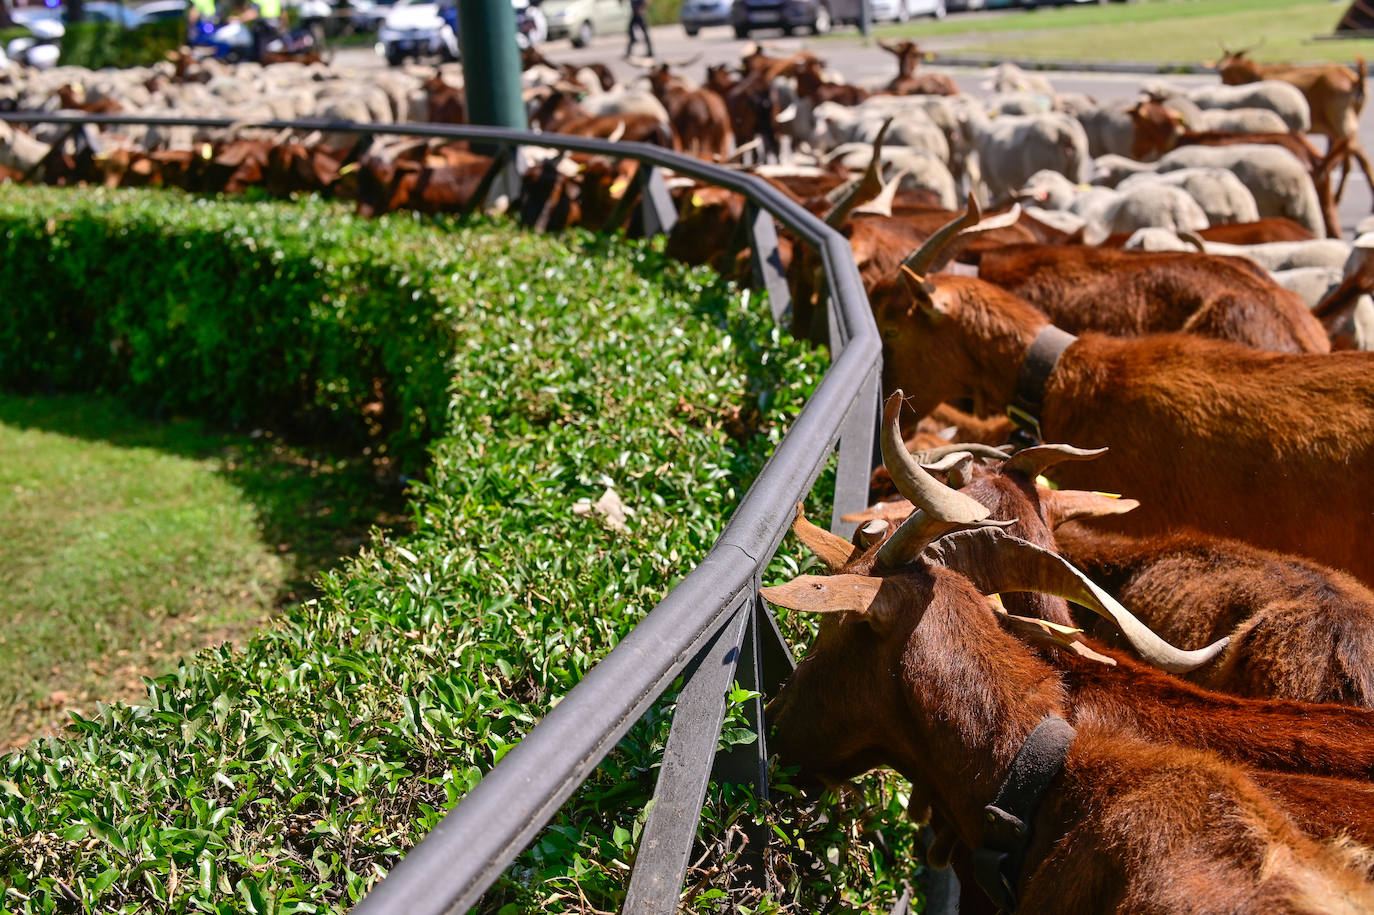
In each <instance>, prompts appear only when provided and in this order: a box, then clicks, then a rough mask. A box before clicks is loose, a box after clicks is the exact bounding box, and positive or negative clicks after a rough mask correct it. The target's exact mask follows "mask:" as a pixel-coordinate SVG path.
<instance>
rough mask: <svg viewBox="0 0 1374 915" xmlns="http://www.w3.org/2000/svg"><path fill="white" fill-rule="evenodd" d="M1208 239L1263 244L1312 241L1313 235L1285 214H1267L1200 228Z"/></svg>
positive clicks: (1231, 243)
mask: <svg viewBox="0 0 1374 915" xmlns="http://www.w3.org/2000/svg"><path fill="white" fill-rule="evenodd" d="M1197 234H1198V235H1199V236H1201V237H1202V238H1203V239H1204V240H1206V241H1219V242H1222V243H1224V244H1228V245H1262V244H1264V243H1265V242H1271V241H1310V240H1311V239H1314V238H1316V237H1317V236H1315V235H1313V234H1312V233H1311V232H1310V231H1308V229H1307V228H1306V227H1304V226H1300V225H1298V224H1297V223H1296V222H1294V221H1293V220H1291V219H1288V218H1286V217H1284V216H1266V217H1265V218H1263V219H1261V220H1259V221H1258V222H1231V223H1226V224H1225V225H1220V226H1210V227H1209V228H1206V229H1200V230H1199V231H1198V233H1197Z"/></svg>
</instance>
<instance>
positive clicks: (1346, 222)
mask: <svg viewBox="0 0 1374 915" xmlns="http://www.w3.org/2000/svg"><path fill="white" fill-rule="evenodd" d="M961 15H965V16H968V15H973V16H976V15H978V14H961ZM652 32H653V42H654V51H655V53H656V54H657V56H658V58H659V59H660V60H667V61H669V62H671V63H676V64H678V65H679V66H680V67H681V68H682V70H683V71H684V72H685V73H686V75H688V76H690V77H692V78H693V79H697V80H701V79H703V78H704V77H705V71H706V67H707V66H709V65H711V64H717V63H738V62H739V59H740V55H741V52H742V51H743V50H744V48H745V47H747V46H748V45H750V44H752V43H753V41H760V42H762V43H763V44H764V45H765V46H767V47H769V48H771V49H775V50H776V51H778V52H780V53H784V54H785V53H791V52H794V51H799V50H802V49H803V48H805V49H807V50H810V51H813V52H814V53H816V54H818V55H820V56H821V57H822V58H824V60H825V61H826V63H827V64H828V65H829V66H830V67H831V68H833V69H835V70H838V71H839V72H840V73H843V74H844V75H845V78H846V79H848V80H849V81H850V82H852V83H856V84H858V85H863V86H870V87H876V86H880V85H882V84H883V83H885V82H886V81H887V80H889V79H891V78H892V77H893V76H894V75H895V74H896V65H895V63H894V61H893V58H892V56H891V55H890V54H888V53H887V52H885V51H883V50H882V49H881V48H878V47H877V46H876V45H865V44H864V43H863V40H862V39H861V37H860V36H859V35H858V34H857V33H852V34H853V37H852V38H850V37H848V36H846V35H845V34H844V33H841V34H840V35H839V36H836V37H829V38H825V39H821V40H817V39H814V38H792V37H787V36H783V35H781V34H779V33H762V34H759V35H757V36H755V38H754V39H753V41H743V40H740V39H737V38H735V35H734V32H733V30H731V29H730V28H729V27H728V26H719V27H715V28H707V29H702V30H701V32H700V34H698V35H697V37H695V38H688V37H687V35H686V33H685V32H683V31H682V28H681V27H680V26H678V25H662V26H655V27H654V28H653V30H652ZM922 46H923V47H924V46H925V44H924V43H923V45H922ZM931 46H932V47H935V48H937V49H938V45H937V44H936V43H934V42H932V43H931ZM540 50H541V51H543V53H544V55H545V56H546V57H548V58H549V59H550V60H552V61H554V62H556V63H572V64H586V63H604V64H606V65H607V66H609V67H610V68H611V70H612V71H613V72H614V73H615V75H616V76H617V78H619V79H622V80H629V79H633V78H634V77H635V76H637V75H639V74H640V73H641V72H642V70H641V69H640V68H638V67H636V66H635V65H634V64H633V63H631V62H630V61H627V60H626V59H625V58H624V54H625V36H624V35H602V36H598V37H597V38H595V39H594V40H593V41H592V42H591V44H590V45H588V46H587V47H585V48H580V49H579V48H574V47H572V45H571V44H569V43H568V42H567V41H566V40H559V41H551V42H548V43H547V44H545V45H542V46H541V47H540ZM937 53H938V51H937ZM336 64H337V65H342V66H354V67H357V68H359V69H363V70H365V69H370V68H373V67H379V66H384V63H383V62H382V61H381V60H380V59H379V58H378V57H377V55H376V54H375V53H373V52H372V50H371V49H364V48H352V49H346V50H342V51H340V52H339V54H338V56H337V59H336ZM929 69H930V70H932V71H935V72H942V73H947V74H949V76H951V77H952V78H953V79H954V81H955V82H956V83H957V84H958V85H959V88H960V89H962V90H963V91H965V92H968V93H971V94H975V95H976V94H981V93H984V92H986V90H985V89H984V88H983V82H984V80H986V78H987V77H986V75H985V71H983V70H976V69H968V68H960V67H942V66H939V65H938V61H937V63H936V64H933V65H930V66H929ZM1042 75H1044V76H1046V77H1047V78H1049V80H1050V82H1051V84H1052V85H1053V86H1054V87H1055V89H1056V90H1058V91H1060V92H1081V93H1085V94H1087V95H1089V96H1091V97H1093V98H1094V99H1096V100H1097V101H1099V102H1102V103H1109V102H1120V101H1132V100H1134V99H1135V98H1136V97H1137V95H1138V94H1139V88H1140V85H1141V83H1142V81H1144V80H1147V79H1166V80H1167V81H1169V82H1171V83H1175V84H1178V85H1203V84H1209V83H1214V82H1216V77H1215V76H1212V75H1206V74H1196V75H1182V74H1179V75H1169V76H1160V77H1146V76H1142V75H1140V74H1136V73H1129V74H1126V73H1098V72H1093V73H1081V72H1069V71H1062V72H1053V73H1043V74H1042ZM1313 139H1314V142H1315V143H1316V144H1317V148H1319V149H1325V148H1326V140H1325V139H1324V138H1322V137H1314V138H1313ZM1360 139H1361V140H1362V141H1363V143H1364V146H1365V148H1366V149H1369V150H1374V122H1371V119H1370V118H1364V119H1363V121H1362V123H1361V125H1360ZM1372 209H1374V189H1371V187H1370V185H1369V183H1368V182H1367V181H1366V180H1365V177H1364V175H1363V173H1361V172H1358V171H1357V172H1356V173H1355V174H1354V175H1352V176H1351V178H1350V181H1349V182H1348V184H1347V186H1346V192H1345V199H1344V200H1343V201H1342V202H1341V205H1340V216H1341V225H1342V226H1343V227H1344V229H1345V231H1346V234H1347V237H1349V236H1350V233H1351V232H1352V231H1353V230H1354V227H1355V224H1356V223H1358V222H1359V221H1360V220H1361V219H1363V218H1365V217H1366V216H1368V215H1370V213H1371V210H1372Z"/></svg>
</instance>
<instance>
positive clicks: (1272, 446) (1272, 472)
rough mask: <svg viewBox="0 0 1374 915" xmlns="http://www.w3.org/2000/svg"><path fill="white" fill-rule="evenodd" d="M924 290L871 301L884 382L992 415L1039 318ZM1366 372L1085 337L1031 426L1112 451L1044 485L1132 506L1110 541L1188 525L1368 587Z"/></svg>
mask: <svg viewBox="0 0 1374 915" xmlns="http://www.w3.org/2000/svg"><path fill="white" fill-rule="evenodd" d="M930 282H931V284H932V287H933V291H931V292H928V293H913V291H912V290H911V288H909V287H907V286H906V284H905V283H900V282H899V281H892V282H890V283H888V284H886V285H884V286H880V287H878V288H877V289H875V290H874V292H873V293H872V295H871V301H872V304H873V308H874V313H875V317H876V318H877V322H878V326H879V329H880V331H881V333H882V336H883V340H884V349H885V356H884V360H883V368H884V375H885V378H884V383H885V385H886V386H887V388H888V389H889V390H890V389H892V388H896V387H900V388H904V389H905V390H908V391H913V392H917V394H916V395H915V396H913V397H912V402H911V406H912V407H913V408H914V409H915V411H916V412H917V414H918V415H920V414H924V413H927V412H929V411H930V410H931V409H933V408H934V407H935V405H936V404H939V403H942V402H951V401H956V400H958V399H959V398H962V397H971V398H972V399H973V403H974V411H973V412H974V413H975V414H977V415H980V416H985V415H988V414H991V413H998V412H1001V411H1002V410H1004V409H1005V408H1006V406H1007V404H1008V403H1010V402H1011V399H1012V395H1013V391H1014V389H1015V386H1016V379H1017V375H1018V372H1019V371H1020V367H1021V363H1022V361H1023V360H1024V359H1025V356H1026V352H1027V350H1028V349H1029V347H1030V344H1031V343H1032V341H1034V339H1035V337H1036V335H1037V334H1038V333H1039V332H1040V331H1041V330H1042V329H1043V328H1044V327H1045V326H1046V325H1048V324H1049V323H1050V322H1049V320H1048V318H1047V317H1046V316H1045V315H1044V313H1043V312H1041V311H1039V310H1038V309H1036V308H1035V307H1034V306H1033V305H1031V304H1030V303H1028V302H1026V301H1025V300H1023V299H1021V298H1018V297H1017V296H1015V295H1012V294H1011V293H1009V292H1007V291H1006V290H1004V289H1001V288H1000V287H997V286H994V285H992V284H990V283H988V282H986V281H983V280H980V279H975V278H970V277H958V276H946V275H940V276H935V277H932V278H931V280H930ZM1371 371H1374V354H1369V353H1330V354H1322V355H1289V354H1276V353H1262V352H1257V351H1255V350H1252V349H1249V348H1247V347H1243V346H1238V345H1236V344H1232V343H1226V342H1222V341H1216V340H1207V339H1204V338H1201V337H1195V336H1190V335H1187V334H1161V335H1157V336H1153V337H1144V338H1137V339H1116V338H1112V337H1107V336H1104V335H1102V334H1095V333H1094V334H1084V335H1083V336H1081V337H1079V338H1078V340H1077V341H1076V342H1074V343H1073V344H1072V345H1071V346H1069V347H1068V349H1067V350H1066V351H1065V352H1064V353H1063V355H1062V356H1061V357H1060V359H1059V361H1058V364H1057V365H1056V367H1055V369H1054V371H1053V372H1052V373H1051V374H1050V376H1049V379H1048V382H1047V384H1046V386H1045V391H1044V408H1043V410H1042V412H1041V416H1040V421H1041V426H1042V431H1043V437H1044V438H1046V439H1047V440H1050V441H1061V442H1074V443H1075V444H1077V445H1080V446H1083V447H1102V446H1108V447H1110V448H1111V449H1112V452H1111V454H1110V455H1109V456H1108V457H1107V458H1105V459H1103V460H1100V461H1096V462H1093V463H1091V464H1074V465H1068V466H1064V467H1061V468H1058V469H1057V470H1056V471H1055V475H1056V478H1057V479H1058V481H1059V482H1060V483H1061V484H1063V485H1065V486H1068V487H1071V488H1075V489H1088V490H1106V491H1109V492H1129V493H1130V494H1131V495H1132V496H1133V497H1135V498H1138V499H1139V500H1140V501H1141V503H1142V506H1141V508H1140V509H1138V510H1137V511H1135V512H1132V513H1131V514H1129V515H1124V516H1122V517H1121V518H1118V519H1113V520H1112V525H1113V526H1114V527H1115V528H1116V529H1120V530H1127V531H1131V532H1134V533H1139V534H1146V533H1160V532H1164V531H1171V530H1173V529H1175V528H1177V527H1178V526H1180V525H1188V526H1191V527H1194V528H1196V529H1198V530H1200V531H1203V532H1206V533H1212V534H1216V535H1219V536H1232V537H1237V538H1240V539H1243V540H1245V541H1246V542H1249V543H1253V544H1255V545H1257V546H1261V547H1265V548H1268V549H1273V550H1278V551H1280V552H1285V553H1294V554H1297V555H1302V556H1306V557H1308V558H1310V559H1314V560H1316V561H1318V562H1322V563H1324V564H1327V565H1331V566H1334V567H1336V568H1338V569H1342V570H1344V571H1346V572H1349V573H1351V574H1353V575H1355V576H1356V577H1357V578H1359V579H1361V580H1362V581H1364V582H1365V583H1366V584H1370V583H1372V582H1374V554H1372V553H1371V552H1370V550H1369V549H1368V543H1369V542H1370V541H1371V539H1374V507H1371V506H1370V503H1369V500H1370V494H1369V493H1368V491H1367V490H1368V487H1367V486H1366V480H1367V478H1368V476H1369V475H1370V473H1371V471H1374V387H1371V385H1370V384H1369V378H1370V377H1371V376H1370V373H1371ZM1258 494H1262V496H1260V497H1257V496H1258Z"/></svg>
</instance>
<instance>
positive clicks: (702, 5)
mask: <svg viewBox="0 0 1374 915" xmlns="http://www.w3.org/2000/svg"><path fill="white" fill-rule="evenodd" d="M734 5H735V0H684V2H683V4H682V12H681V13H680V14H679V16H678V19H679V21H680V22H681V23H682V30H683V31H685V32H686V33H687V34H688V35H695V34H696V33H697V32H699V31H701V30H702V29H703V28H705V27H706V26H708V25H729V24H730V9H731V7H733V6H734Z"/></svg>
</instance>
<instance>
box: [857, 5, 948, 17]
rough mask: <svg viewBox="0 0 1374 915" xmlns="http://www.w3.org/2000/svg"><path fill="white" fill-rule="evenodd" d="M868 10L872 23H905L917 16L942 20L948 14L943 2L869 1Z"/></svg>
mask: <svg viewBox="0 0 1374 915" xmlns="http://www.w3.org/2000/svg"><path fill="white" fill-rule="evenodd" d="M868 9H869V14H870V15H871V16H872V17H873V21H874V22H883V21H892V22H906V21H907V20H909V19H914V18H916V17H917V16H933V17H935V18H936V19H943V18H945V14H946V13H947V12H949V10H948V8H947V7H946V5H945V0H869V4H868Z"/></svg>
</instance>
